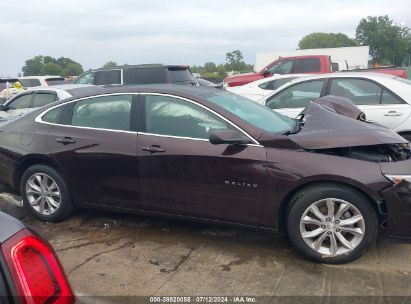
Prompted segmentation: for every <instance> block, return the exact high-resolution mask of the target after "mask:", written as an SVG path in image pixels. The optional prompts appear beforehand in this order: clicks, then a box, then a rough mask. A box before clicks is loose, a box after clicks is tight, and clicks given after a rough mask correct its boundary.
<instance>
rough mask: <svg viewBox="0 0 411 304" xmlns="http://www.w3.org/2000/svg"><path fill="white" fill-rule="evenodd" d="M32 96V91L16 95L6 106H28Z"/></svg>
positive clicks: (17, 107)
mask: <svg viewBox="0 0 411 304" xmlns="http://www.w3.org/2000/svg"><path fill="white" fill-rule="evenodd" d="M32 98H33V93H30V94H24V95H22V96H19V97H17V98H16V99H14V100H13V101H12V102H10V103H9V104H7V108H8V109H10V110H15V109H26V108H30V107H31V100H32Z"/></svg>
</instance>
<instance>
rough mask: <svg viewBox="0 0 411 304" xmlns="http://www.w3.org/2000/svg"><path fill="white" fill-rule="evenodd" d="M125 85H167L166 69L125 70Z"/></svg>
mask: <svg viewBox="0 0 411 304" xmlns="http://www.w3.org/2000/svg"><path fill="white" fill-rule="evenodd" d="M123 73H124V83H125V84H150V83H167V82H168V79H167V73H166V69H165V68H163V67H158V68H130V69H125V70H124V72H123Z"/></svg>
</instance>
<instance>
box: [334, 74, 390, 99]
mask: <svg viewBox="0 0 411 304" xmlns="http://www.w3.org/2000/svg"><path fill="white" fill-rule="evenodd" d="M381 93H382V88H381V87H380V86H379V85H377V84H375V83H373V82H371V81H369V80H365V79H333V80H332V82H331V86H330V95H335V96H340V97H345V98H347V99H350V100H351V101H352V102H353V103H355V104H356V105H377V104H380V99H381ZM387 93H388V92H387ZM388 98H389V97H388V96H387V97H386V98H385V100H386V101H387V102H388Z"/></svg>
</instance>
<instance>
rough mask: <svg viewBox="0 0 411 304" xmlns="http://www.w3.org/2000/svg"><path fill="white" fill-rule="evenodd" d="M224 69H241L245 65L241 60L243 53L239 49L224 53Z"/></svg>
mask: <svg viewBox="0 0 411 304" xmlns="http://www.w3.org/2000/svg"><path fill="white" fill-rule="evenodd" d="M225 56H226V65H225V68H226V70H232V71H243V70H244V69H245V67H246V64H245V62H244V61H243V54H242V53H241V51H240V50H235V51H231V52H228V53H226V55H225Z"/></svg>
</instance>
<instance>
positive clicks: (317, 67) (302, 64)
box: [223, 55, 407, 87]
mask: <svg viewBox="0 0 411 304" xmlns="http://www.w3.org/2000/svg"><path fill="white" fill-rule="evenodd" d="M350 71H353V70H350ZM355 71H362V72H374V73H385V74H392V75H395V76H397V77H401V78H407V72H406V70H405V69H403V68H383V69H381V68H376V69H361V70H355ZM331 72H336V71H335V70H334V69H333V63H332V62H331V57H330V56H328V55H310V56H293V57H280V58H278V59H277V60H275V61H273V62H271V63H270V64H269V65H267V66H266V67H264V68H263V69H262V70H261V71H260V72H258V73H247V74H239V75H233V76H229V77H227V78H225V79H224V82H223V86H224V87H235V86H241V85H244V84H247V83H250V82H253V81H256V80H259V79H262V78H265V77H269V76H272V75H274V74H300V73H301V74H324V73H331Z"/></svg>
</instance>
